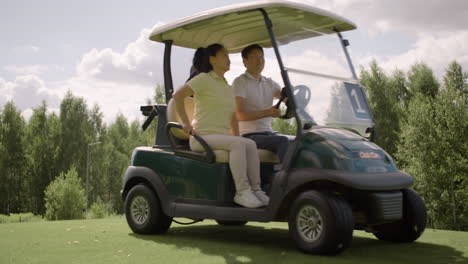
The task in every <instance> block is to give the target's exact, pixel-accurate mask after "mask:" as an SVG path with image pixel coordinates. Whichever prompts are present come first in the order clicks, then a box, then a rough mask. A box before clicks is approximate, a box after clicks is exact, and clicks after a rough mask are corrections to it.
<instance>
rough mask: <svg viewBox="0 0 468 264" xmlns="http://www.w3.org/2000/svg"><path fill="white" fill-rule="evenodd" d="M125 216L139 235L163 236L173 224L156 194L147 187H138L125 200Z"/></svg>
mask: <svg viewBox="0 0 468 264" xmlns="http://www.w3.org/2000/svg"><path fill="white" fill-rule="evenodd" d="M125 216H126V218H127V223H128V225H129V226H130V228H131V229H132V231H133V232H135V233H137V234H163V233H165V232H166V231H167V230H168V229H169V227H170V226H171V223H172V218H171V217H169V216H167V215H166V214H164V212H163V210H162V208H161V204H160V202H159V199H158V197H157V196H156V194H155V193H154V192H153V191H152V190H151V189H150V188H148V187H147V186H145V185H136V186H134V187H133V188H132V189H131V190H130V192H129V193H128V194H127V197H126V198H125Z"/></svg>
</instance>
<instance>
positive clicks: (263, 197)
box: [253, 190, 270, 206]
mask: <svg viewBox="0 0 468 264" xmlns="http://www.w3.org/2000/svg"><path fill="white" fill-rule="evenodd" d="M253 194H254V195H255V196H256V197H257V199H258V200H260V202H262V204H263V205H264V206H267V205H268V204H269V203H270V198H269V197H268V196H267V195H266V194H265V192H264V191H262V190H256V191H254V192H253Z"/></svg>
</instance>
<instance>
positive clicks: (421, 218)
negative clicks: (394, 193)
mask: <svg viewBox="0 0 468 264" xmlns="http://www.w3.org/2000/svg"><path fill="white" fill-rule="evenodd" d="M402 192H403V219H402V220H400V221H398V222H394V223H388V224H383V225H379V226H376V227H375V231H374V232H373V233H374V235H375V236H376V237H377V238H378V239H380V240H386V241H391V242H397V243H407V242H413V241H415V240H416V239H418V238H419V237H420V236H421V235H422V233H423V232H424V229H426V218H427V212H426V206H425V205H424V202H423V200H422V199H421V197H420V196H419V195H418V194H417V193H416V192H415V191H413V190H411V189H403V190H402Z"/></svg>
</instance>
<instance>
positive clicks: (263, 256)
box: [129, 225, 468, 264]
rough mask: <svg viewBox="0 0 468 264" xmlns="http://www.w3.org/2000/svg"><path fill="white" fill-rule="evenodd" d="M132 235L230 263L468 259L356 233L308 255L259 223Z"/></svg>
mask: <svg viewBox="0 0 468 264" xmlns="http://www.w3.org/2000/svg"><path fill="white" fill-rule="evenodd" d="M129 235H130V236H133V237H136V238H138V239H143V240H147V241H153V242H155V243H158V244H165V245H172V246H175V247H176V248H177V249H198V250H199V251H200V253H201V254H204V255H207V256H219V257H223V258H224V260H225V262H226V263H229V264H236V263H305V261H307V262H310V261H317V262H316V263H338V264H339V263H373V264H376V263H377V264H379V263H380V264H381V263H425V264H431V263H434V264H435V263H437V264H439V263H468V258H466V257H463V253H462V252H460V251H457V250H456V249H454V248H451V247H449V246H444V245H436V244H429V243H422V242H414V243H408V244H394V243H389V242H383V241H379V240H377V239H372V238H364V237H358V236H354V237H353V241H352V244H351V247H350V248H348V249H347V250H345V251H344V252H343V253H342V254H340V255H338V256H316V255H306V254H303V253H301V252H300V251H298V250H297V249H296V248H295V245H294V243H293V241H292V240H291V239H290V237H289V234H288V231H287V230H285V229H280V228H263V227H259V226H249V225H246V226H241V227H229V226H218V225H205V226H184V227H174V228H171V229H169V231H168V233H166V234H164V235H157V236H155V235H153V236H147V235H138V234H134V233H130V234H129ZM169 262H170V261H169Z"/></svg>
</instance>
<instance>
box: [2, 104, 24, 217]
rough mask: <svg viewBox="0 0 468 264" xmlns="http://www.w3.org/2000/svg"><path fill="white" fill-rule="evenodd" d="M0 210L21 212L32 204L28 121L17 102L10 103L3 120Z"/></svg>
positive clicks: (4, 111) (5, 108)
mask: <svg viewBox="0 0 468 264" xmlns="http://www.w3.org/2000/svg"><path fill="white" fill-rule="evenodd" d="M0 121H1V122H0V145H1V146H2V147H1V148H0V151H1V152H0V169H1V171H0V182H1V184H0V213H6V214H10V213H18V212H22V211H25V210H26V209H27V206H28V203H29V201H28V195H25V194H26V193H25V190H27V177H25V175H27V174H26V171H27V170H26V164H27V162H26V157H25V150H24V130H25V122H24V119H23V118H22V117H21V114H20V111H18V110H17V108H16V107H15V105H14V104H13V102H8V103H7V104H6V105H5V106H4V109H3V112H2V115H1V120H0Z"/></svg>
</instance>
